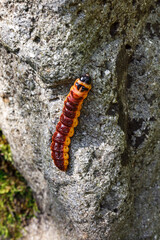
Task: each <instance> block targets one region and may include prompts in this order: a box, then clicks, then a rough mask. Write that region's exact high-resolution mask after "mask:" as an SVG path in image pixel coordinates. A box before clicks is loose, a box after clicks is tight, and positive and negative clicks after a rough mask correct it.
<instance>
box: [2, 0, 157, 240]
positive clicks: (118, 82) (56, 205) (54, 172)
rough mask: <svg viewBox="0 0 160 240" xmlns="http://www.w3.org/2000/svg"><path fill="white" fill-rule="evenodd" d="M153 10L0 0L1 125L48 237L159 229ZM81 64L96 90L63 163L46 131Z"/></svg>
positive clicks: (80, 238) (73, 239) (78, 238)
mask: <svg viewBox="0 0 160 240" xmlns="http://www.w3.org/2000/svg"><path fill="white" fill-rule="evenodd" d="M159 15H160V3H159V1H153V0H152V1H151V0H139V1H135V0H132V1H131V0H130V1H125V0H122V1H116V0H115V1H110V0H108V1H104V0H103V1H102V0H101V1H100V0H96V1H91V0H88V1H85V0H84V1H81V0H71V1H68V0H60V1H55V0H54V1H53V0H52V1H46V0H42V1H38V0H36V1H33V2H32V1H29V0H25V1H20V0H11V1H9V0H2V1H1V3H0V43H1V45H0V52H1V57H0V127H1V128H2V130H3V132H4V134H5V135H6V136H7V138H8V141H9V143H10V145H11V149H12V153H13V158H14V162H15V166H16V167H17V168H18V169H19V170H20V172H21V173H22V174H23V175H24V177H25V178H26V179H27V181H28V184H29V185H30V186H31V187H32V189H33V191H34V193H35V197H36V199H37V202H38V205H39V208H40V210H41V214H42V216H43V217H42V219H44V218H45V217H46V218H47V221H44V220H42V224H40V226H42V227H41V230H40V233H41V234H42V235H43V236H44V239H48V235H47V234H48V233H47V231H46V228H47V226H48V227H49V233H50V239H54V240H59V239H61V240H85V239H89V240H104V239H109V240H117V239H122V240H138V239H155V240H156V239H159V237H160V225H159V222H160V215H159V211H160V190H159V188H160V175H159V170H160V163H159V158H160V148H159V144H160V130H159V120H160V112H159V106H160V98H159V87H160V86H159V79H160V70H159V62H160V61H159V60H160V57H159V49H160V41H159V38H160V31H159V26H160V25H159V24H160V22H159V21H160V19H159ZM85 72H88V73H90V75H91V77H92V79H93V82H92V85H93V90H92V92H90V94H89V96H88V98H87V99H86V100H85V103H84V106H83V109H82V111H81V117H80V120H79V125H78V127H77V129H76V133H75V135H74V137H73V138H72V142H71V148H70V167H69V170H68V171H67V173H64V172H61V171H59V170H58V169H57V168H56V167H55V166H54V164H53V162H52V159H51V157H50V143H51V136H52V133H53V132H54V130H55V126H56V123H57V122H58V118H59V116H60V114H61V110H62V107H63V101H64V99H65V96H66V95H67V94H68V92H69V89H70V87H71V85H72V84H73V82H74V79H75V78H76V77H77V76H79V75H81V74H82V73H85ZM37 224H38V223H37ZM34 225H35V222H34V223H33V224H32V227H33V229H34ZM45 225H46V228H45ZM52 226H53V229H52ZM28 232H29V231H28ZM45 234H46V235H45ZM32 237H33V236H32ZM25 239H27V237H26V236H25ZM28 239H31V234H30V233H28ZM37 239H38V238H37Z"/></svg>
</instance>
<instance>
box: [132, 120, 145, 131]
mask: <svg viewBox="0 0 160 240" xmlns="http://www.w3.org/2000/svg"><path fill="white" fill-rule="evenodd" d="M143 121H144V119H143V118H140V119H139V120H136V119H133V120H132V121H129V124H128V130H129V131H130V132H132V133H133V132H134V131H137V130H138V129H140V128H141V126H142V123H143Z"/></svg>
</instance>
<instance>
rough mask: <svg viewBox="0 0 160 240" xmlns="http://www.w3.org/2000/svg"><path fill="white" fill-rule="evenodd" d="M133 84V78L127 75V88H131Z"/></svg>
mask: <svg viewBox="0 0 160 240" xmlns="http://www.w3.org/2000/svg"><path fill="white" fill-rule="evenodd" d="M132 83H133V78H132V76H131V75H129V74H128V75H127V82H126V88H130V87H131V85H132Z"/></svg>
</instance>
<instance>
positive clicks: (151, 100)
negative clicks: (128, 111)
mask: <svg viewBox="0 0 160 240" xmlns="http://www.w3.org/2000/svg"><path fill="white" fill-rule="evenodd" d="M155 99H156V94H152V95H151V97H150V98H147V102H148V103H150V104H153V101H154V100H155Z"/></svg>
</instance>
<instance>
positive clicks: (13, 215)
mask: <svg viewBox="0 0 160 240" xmlns="http://www.w3.org/2000/svg"><path fill="white" fill-rule="evenodd" d="M36 211H37V205H36V203H35V200H34V198H33V195H32V192H31V189H30V188H29V187H28V186H27V184H26V181H25V180H24V178H23V177H22V176H21V175H20V173H19V172H18V171H17V170H16V169H15V168H14V166H13V164H12V156H11V151H10V146H9V144H8V142H7V140H6V138H5V136H4V135H3V134H2V132H1V131H0V236H1V237H2V239H8V238H9V239H14V240H15V239H18V238H19V237H20V236H21V229H22V227H23V226H25V225H26V224H27V222H28V220H29V219H30V218H31V217H33V216H34V215H35V213H36Z"/></svg>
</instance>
